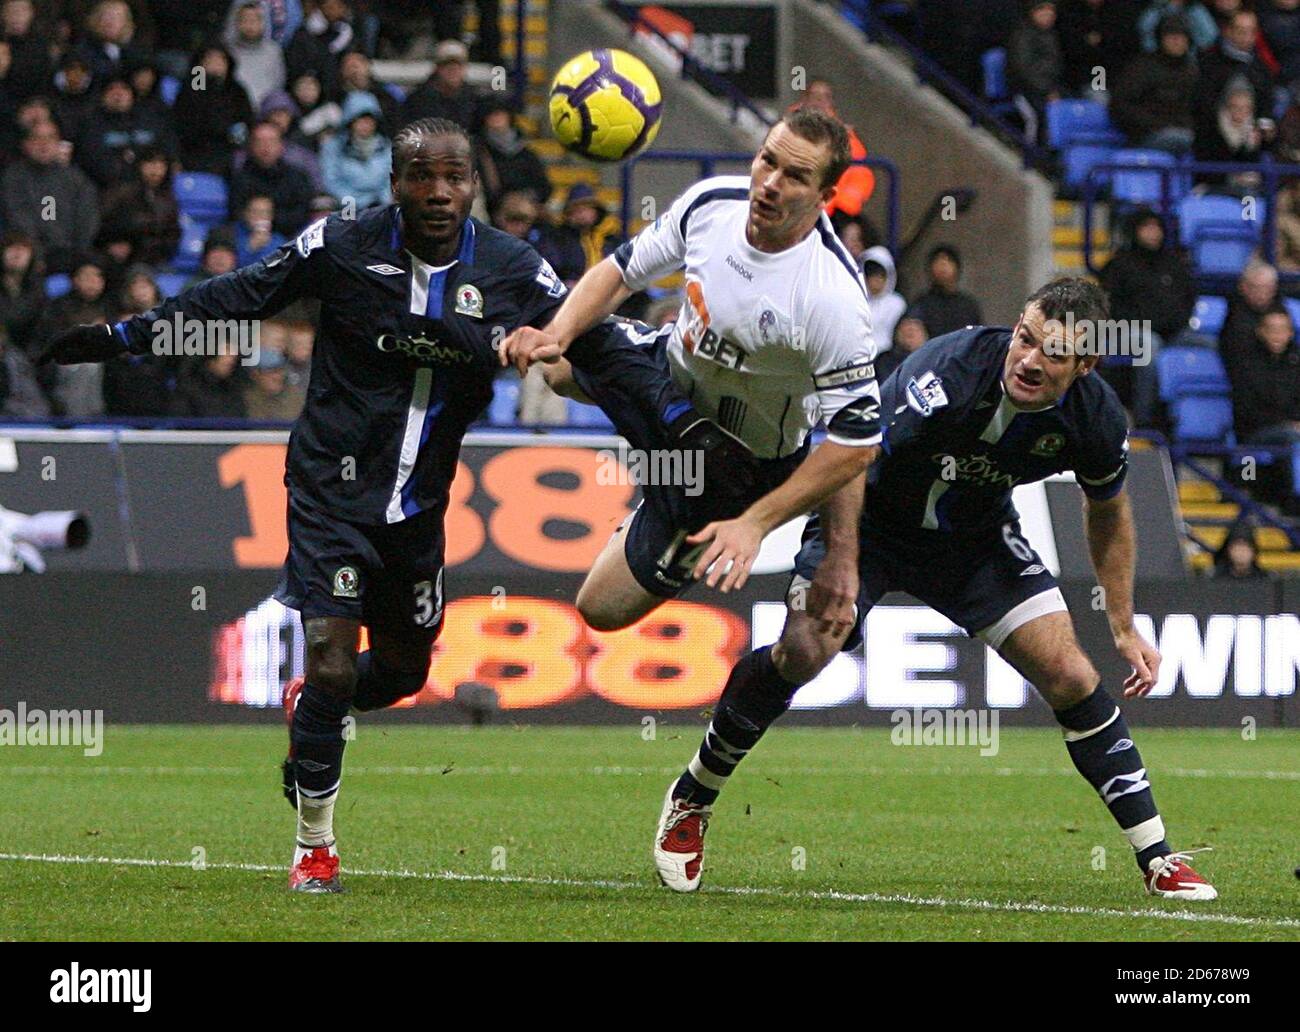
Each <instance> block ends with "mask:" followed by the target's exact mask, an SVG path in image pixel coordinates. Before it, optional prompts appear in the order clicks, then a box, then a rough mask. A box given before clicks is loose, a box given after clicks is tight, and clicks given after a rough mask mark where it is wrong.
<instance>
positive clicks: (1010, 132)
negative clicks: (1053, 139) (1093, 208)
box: [860, 4, 1043, 168]
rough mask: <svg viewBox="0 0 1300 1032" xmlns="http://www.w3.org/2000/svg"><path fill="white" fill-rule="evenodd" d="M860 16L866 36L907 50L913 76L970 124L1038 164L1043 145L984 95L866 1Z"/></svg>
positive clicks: (1026, 160) (1030, 164)
mask: <svg viewBox="0 0 1300 1032" xmlns="http://www.w3.org/2000/svg"><path fill="white" fill-rule="evenodd" d="M860 16H861V18H862V24H863V25H865V26H866V28H865V29H864V34H865V35H866V37H867V38H868V39H870V40H872V41H873V42H878V43H881V44H883V45H885V46H888V47H890V48H892V49H895V50H901V51H903V52H904V53H906V54H907V56H908V59H909V60H910V61H911V62H912V70H913V71H914V72H915V73H916V77H917V78H918V79H920V80H921V82H922V83H923V84H925V85H929V86H933V87H934V88H935V89H936V90H938V91H939V92H940V93H941V94H943V96H944V97H946V98H947V99H948V100H949V101H951V102H952V103H953V104H955V105H956V106H957V107H959V108H960V109H961V110H962V113H963V114H965V115H966V117H967V118H968V119H970V124H971V125H973V126H975V127H977V128H980V129H984V130H986V131H988V132H990V133H992V134H993V135H994V136H996V137H997V138H998V140H1000V141H1001V142H1002V143H1003V144H1005V145H1006V146H1008V147H1010V148H1012V149H1013V150H1015V151H1017V152H1019V154H1020V160H1021V162H1022V163H1023V165H1024V167H1025V168H1033V167H1034V166H1036V165H1037V164H1038V162H1039V160H1040V159H1041V158H1042V156H1043V152H1042V148H1040V147H1038V146H1036V145H1034V144H1031V143H1030V142H1029V141H1028V140H1026V139H1025V136H1024V133H1023V132H1022V131H1021V130H1020V129H1019V128H1018V127H1017V126H1015V125H1013V124H1012V123H1010V122H1008V121H1007V120H1006V119H1004V118H1001V117H999V115H998V113H997V112H996V111H994V110H993V108H992V107H991V106H990V105H989V103H988V102H987V101H986V100H985V99H984V98H983V97H981V96H979V95H978V94H976V93H973V92H972V91H971V90H969V89H968V88H967V87H966V86H965V84H963V83H962V82H961V81H960V80H958V79H957V78H956V76H954V75H952V74H951V73H950V72H948V71H947V70H946V69H944V67H943V66H942V65H940V64H939V62H938V61H936V60H935V59H934V58H933V57H931V56H930V55H929V54H927V53H926V52H925V51H924V50H922V49H921V48H920V47H918V46H917V45H916V43H914V42H913V41H912V40H910V39H908V38H907V37H906V36H903V35H901V34H900V33H898V32H896V31H895V30H894V29H892V28H891V27H890V26H889V25H888V24H886V22H885V21H884V19H883V18H881V17H879V16H878V15H877V14H875V12H873V11H872V9H871V6H870V5H869V4H868V5H864V7H863V10H862V11H861V12H860Z"/></svg>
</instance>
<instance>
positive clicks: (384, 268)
mask: <svg viewBox="0 0 1300 1032" xmlns="http://www.w3.org/2000/svg"><path fill="white" fill-rule="evenodd" d="M366 268H367V269H368V270H369V271H370V272H377V273H379V275H381V276H400V275H402V273H403V272H405V271H406V270H405V269H399V268H398V267H397V266H396V265H367V266H366Z"/></svg>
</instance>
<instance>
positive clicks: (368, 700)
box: [352, 649, 428, 712]
mask: <svg viewBox="0 0 1300 1032" xmlns="http://www.w3.org/2000/svg"><path fill="white" fill-rule="evenodd" d="M426 677H428V670H427V668H426V670H425V672H424V673H422V674H413V673H409V672H407V671H404V670H394V669H392V668H391V667H388V666H385V665H384V664H383V663H381V662H380V661H379V660H378V659H376V658H375V654H374V653H373V652H371V651H370V650H369V649H367V650H366V651H365V652H363V653H361V654H360V655H359V656H357V690H356V692H355V694H353V696H352V706H353V708H355V709H358V710H361V711H363V712H364V711H367V710H377V709H383V708H384V707H385V706H391V705H393V703H395V702H397V701H399V700H400V699H405V698H406V697H407V696H408V695H414V694H415V693H416V692H418V691H419V690H420V689H421V688H423V687H424V681H425V678H426Z"/></svg>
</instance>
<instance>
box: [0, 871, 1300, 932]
mask: <svg viewBox="0 0 1300 1032" xmlns="http://www.w3.org/2000/svg"><path fill="white" fill-rule="evenodd" d="M5 860H8V861H14V862H19V863H46V864H104V865H110V866H116V867H161V868H174V869H182V868H185V869H190V870H194V867H193V864H192V863H191V862H187V861H184V860H159V859H154V858H149V857H110V856H73V855H64V854H57V853H55V854H50V853H0V861H5ZM205 869H213V870H221V871H248V872H252V873H257V874H265V873H283V872H284V871H285V870H286V869H285V868H284V867H282V866H274V865H271V864H235V863H209V864H206V865H205ZM344 873H345V874H347V875H348V876H350V877H354V878H410V879H415V880H417V881H446V882H477V883H483V884H499V885H542V886H545V885H550V886H556V887H559V888H574V889H607V890H611V891H615V892H625V891H628V890H647V889H653V888H654V887H653V886H652V885H650V884H649V883H648V882H628V881H612V880H600V879H591V880H589V879H579V878H550V877H530V876H525V875H514V874H502V875H495V874H461V873H458V872H456V871H410V870H395V871H388V870H374V871H367V870H348V869H345V870H344ZM701 891H702V892H703V893H705V894H706V895H727V896H763V897H767V898H770V899H788V900H792V901H799V900H804V901H807V900H829V901H832V902H836V903H881V904H902V905H905V906H914V907H932V908H953V909H957V910H983V911H991V912H999V911H1000V912H1005V913H1016V914H1064V915H1067V916H1076V917H1119V918H1125V919H1128V920H1133V919H1139V920H1140V919H1144V918H1152V919H1154V920H1158V921H1185V922H1190V923H1194V924H1229V925H1239V926H1245V927H1252V928H1300V919H1295V918H1287V917H1281V918H1270V917H1242V916H1240V915H1237V914H1211V913H1204V912H1192V911H1187V910H1119V909H1115V908H1110V907H1083V906H1064V905H1062V904H1059V903H1026V902H1018V901H1016V900H1006V901H1003V902H998V901H996V900H988V899H948V898H946V897H943V896H914V895H912V894H911V893H880V892H840V891H838V890H836V889H826V890H817V889H812V890H790V889H775V888H755V887H744V886H725V885H711V886H705V887H704V888H703V889H702V890H701Z"/></svg>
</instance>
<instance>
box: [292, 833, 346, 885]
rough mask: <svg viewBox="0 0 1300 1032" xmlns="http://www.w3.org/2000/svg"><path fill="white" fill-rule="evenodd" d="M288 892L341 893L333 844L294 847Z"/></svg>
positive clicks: (337, 860)
mask: <svg viewBox="0 0 1300 1032" xmlns="http://www.w3.org/2000/svg"><path fill="white" fill-rule="evenodd" d="M289 891H290V892H342V891H343V883H342V882H341V881H340V880H339V854H338V850H337V849H335V847H334V843H332V842H331V843H330V844H329V845H328V846H303V845H299V846H297V847H295V849H294V851H293V867H292V868H291V869H290V871H289Z"/></svg>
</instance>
